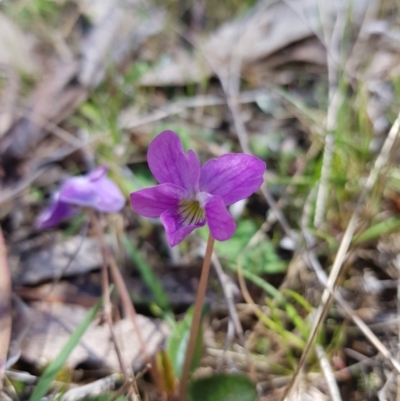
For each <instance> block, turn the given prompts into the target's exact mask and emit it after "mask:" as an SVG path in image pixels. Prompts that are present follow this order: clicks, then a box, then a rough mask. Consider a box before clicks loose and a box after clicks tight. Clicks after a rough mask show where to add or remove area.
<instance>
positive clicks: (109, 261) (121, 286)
mask: <svg viewBox="0 0 400 401" xmlns="http://www.w3.org/2000/svg"><path fill="white" fill-rule="evenodd" d="M87 210H88V213H89V216H90V220H91V222H92V224H93V227H94V229H95V231H96V235H97V237H98V238H99V241H100V246H101V250H102V253H103V266H102V275H101V276H102V290H103V297H104V298H103V299H104V312H105V317H106V320H107V323H108V325H109V327H110V333H111V338H112V340H113V343H114V346H115V351H116V353H117V357H118V361H119V364H120V366H121V370H122V372H123V373H124V376H125V382H126V383H131V384H132V385H133V388H134V390H135V392H136V394H137V395H138V394H139V391H138V388H137V384H136V381H135V378H134V375H133V373H132V372H131V371H130V369H128V368H127V367H126V364H125V362H124V360H123V357H122V353H121V350H120V348H119V346H118V343H117V338H116V335H115V332H114V328H113V323H112V317H111V301H110V292H109V279H108V271H107V265H108V266H110V268H111V274H112V276H113V279H114V282H115V284H116V286H117V289H118V292H119V295H120V297H121V301H122V304H123V307H124V309H125V311H126V313H127V314H128V316H129V317H130V318H131V320H132V323H133V326H134V329H135V331H136V335H137V336H138V339H139V342H140V343H141V349H142V352H143V354H144V357H145V360H146V361H147V360H148V359H149V357H148V354H147V353H146V346H145V344H144V342H143V338H142V336H141V333H140V329H139V327H138V325H137V321H136V312H135V310H134V308H133V305H132V303H131V301H130V298H129V293H128V290H127V289H126V286H125V283H124V281H123V279H122V277H121V275H120V272H119V269H118V266H117V265H116V263H115V260H114V258H113V257H112V255H111V252H110V250H109V248H108V245H107V243H106V240H105V238H104V234H103V231H102V230H101V227H100V224H99V222H98V219H97V217H96V214H95V212H94V211H93V210H92V209H87ZM115 270H117V273H116V272H115ZM126 297H128V298H126ZM129 305H130V306H129ZM129 309H133V313H132V310H129Z"/></svg>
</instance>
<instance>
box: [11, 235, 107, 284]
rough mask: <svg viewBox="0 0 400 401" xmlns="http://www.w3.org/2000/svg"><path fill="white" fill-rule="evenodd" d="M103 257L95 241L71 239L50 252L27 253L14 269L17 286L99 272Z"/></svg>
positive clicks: (13, 275)
mask: <svg viewBox="0 0 400 401" xmlns="http://www.w3.org/2000/svg"><path fill="white" fill-rule="evenodd" d="M101 263H102V256H101V251H100V247H99V244H98V240H97V239H96V238H82V237H80V236H76V237H71V238H69V239H67V240H66V241H63V242H57V243H55V244H54V245H52V246H51V247H50V248H49V249H43V250H40V251H36V252H35V251H28V252H27V254H26V256H24V257H23V258H22V259H21V260H20V262H19V263H18V265H17V266H16V267H14V268H13V271H12V277H13V282H14V284H15V285H33V284H38V283H40V282H43V281H46V280H54V279H55V278H61V277H69V276H74V275H77V274H83V273H87V272H89V271H92V270H94V269H98V268H99V267H100V266H101Z"/></svg>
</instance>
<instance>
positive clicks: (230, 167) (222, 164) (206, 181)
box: [200, 153, 266, 205]
mask: <svg viewBox="0 0 400 401" xmlns="http://www.w3.org/2000/svg"><path fill="white" fill-rule="evenodd" d="M265 168H266V165H265V163H264V162H263V161H262V160H260V159H258V158H257V157H255V156H252V155H248V154H244V153H228V154H226V155H223V156H221V157H218V158H217V159H211V160H209V161H208V162H207V163H205V164H204V166H203V167H202V168H201V173H200V190H201V191H205V192H208V193H210V194H212V195H219V196H221V197H222V199H223V201H224V203H225V205H230V204H232V203H235V202H237V201H239V200H241V199H244V198H247V197H248V196H250V195H251V194H252V193H253V192H254V191H256V190H257V189H258V188H260V186H261V185H262V183H263V181H264V179H263V175H264V172H265Z"/></svg>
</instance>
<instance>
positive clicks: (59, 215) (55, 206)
mask: <svg viewBox="0 0 400 401" xmlns="http://www.w3.org/2000/svg"><path fill="white" fill-rule="evenodd" d="M75 214H76V210H75V209H74V208H73V207H72V206H71V205H69V204H67V203H65V202H61V201H60V200H59V194H56V195H55V200H54V201H53V203H52V204H51V205H50V206H49V207H47V208H46V209H45V210H43V212H42V213H40V214H39V216H38V218H37V219H36V223H35V226H36V228H50V227H54V226H56V225H57V224H58V223H60V222H61V221H62V220H65V219H67V218H68V217H71V216H73V215H75Z"/></svg>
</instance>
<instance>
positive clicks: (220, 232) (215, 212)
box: [205, 196, 236, 241]
mask: <svg viewBox="0 0 400 401" xmlns="http://www.w3.org/2000/svg"><path fill="white" fill-rule="evenodd" d="M205 210H206V218H207V223H208V227H209V228H210V232H211V235H212V236H213V237H214V238H215V239H216V240H218V241H226V240H227V239H229V238H231V237H232V235H233V233H234V231H235V228H236V223H235V221H234V220H233V218H232V216H231V215H230V214H229V212H228V210H227V209H226V206H225V204H224V201H223V200H222V198H221V197H220V196H211V197H209V198H208V199H207V202H206V205H205Z"/></svg>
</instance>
